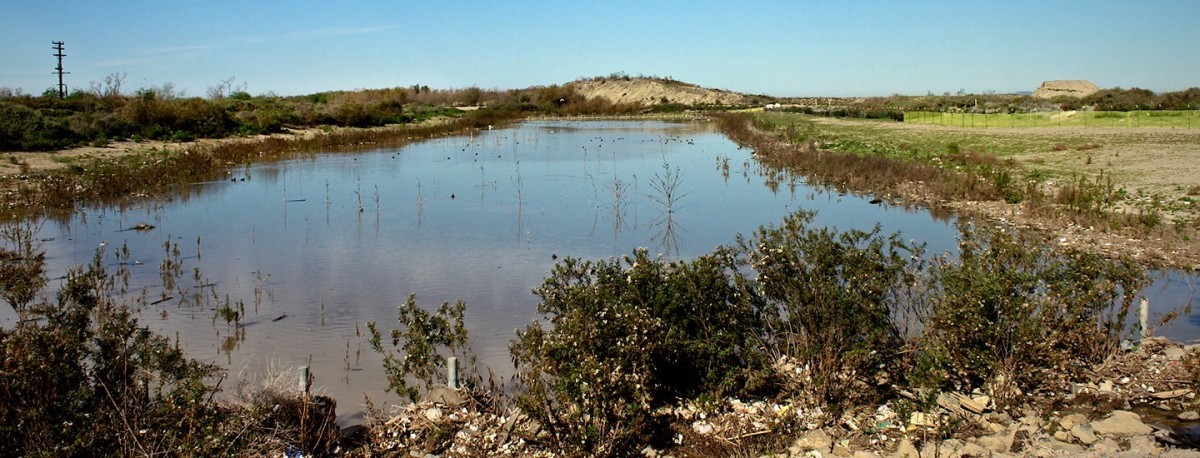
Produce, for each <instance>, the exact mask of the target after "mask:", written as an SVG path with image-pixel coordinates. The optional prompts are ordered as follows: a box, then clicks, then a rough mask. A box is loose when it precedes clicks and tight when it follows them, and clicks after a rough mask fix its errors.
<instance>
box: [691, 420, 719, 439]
mask: <svg viewBox="0 0 1200 458" xmlns="http://www.w3.org/2000/svg"><path fill="white" fill-rule="evenodd" d="M715 429H716V428H714V427H713V425H712V423H709V422H707V421H697V422H695V423H692V430H693V431H695V432H696V433H697V434H699V435H701V436H707V435H709V434H712V433H713V431H714V430H715Z"/></svg>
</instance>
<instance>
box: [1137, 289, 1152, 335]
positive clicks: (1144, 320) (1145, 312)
mask: <svg viewBox="0 0 1200 458" xmlns="http://www.w3.org/2000/svg"><path fill="white" fill-rule="evenodd" d="M1138 324H1140V325H1141V326H1142V329H1141V337H1142V340H1145V339H1146V338H1147V337H1150V301H1149V300H1147V299H1146V298H1144V297H1143V298H1142V307H1141V309H1140V310H1138Z"/></svg>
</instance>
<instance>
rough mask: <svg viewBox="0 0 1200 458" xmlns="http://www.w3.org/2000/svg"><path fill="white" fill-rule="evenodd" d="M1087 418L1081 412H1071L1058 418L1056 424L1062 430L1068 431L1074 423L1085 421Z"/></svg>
mask: <svg viewBox="0 0 1200 458" xmlns="http://www.w3.org/2000/svg"><path fill="white" fill-rule="evenodd" d="M1087 421H1088V418H1087V417H1086V416H1084V415H1083V414H1081V413H1073V414H1070V415H1067V416H1065V417H1062V418H1059V419H1058V426H1059V427H1060V428H1062V429H1063V430H1064V431H1070V430H1071V428H1074V427H1075V425H1078V424H1080V423H1087Z"/></svg>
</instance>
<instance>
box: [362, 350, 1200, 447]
mask: <svg viewBox="0 0 1200 458" xmlns="http://www.w3.org/2000/svg"><path fill="white" fill-rule="evenodd" d="M1179 350H1184V353H1183V354H1180V352H1179ZM1195 350H1200V347H1197V348H1196V349H1185V348H1183V347H1181V346H1179V345H1178V344H1175V343H1171V342H1169V341H1166V340H1162V339H1153V338H1151V339H1146V340H1144V341H1142V342H1140V343H1138V344H1137V345H1136V347H1135V348H1134V349H1133V350H1131V351H1129V352H1127V353H1124V354H1122V355H1120V356H1119V357H1118V358H1117V359H1116V360H1114V361H1109V362H1107V363H1105V364H1104V365H1101V366H1097V367H1096V368H1095V369H1094V373H1093V374H1092V375H1091V376H1089V377H1088V378H1087V379H1088V380H1089V381H1076V382H1072V383H1065V384H1063V385H1062V390H1061V392H1056V393H1034V394H1026V395H1025V397H1026V398H1029V401H1028V403H1027V404H1025V405H1024V406H1021V407H1019V408H1016V409H1007V410H1006V411H998V410H996V408H997V407H996V405H995V404H994V402H993V398H992V397H990V396H989V395H988V393H986V392H983V391H980V390H975V391H972V392H970V393H969V394H968V393H963V392H944V393H937V395H936V396H933V395H932V394H930V393H921V394H913V393H910V392H904V391H901V392H899V393H900V395H901V402H899V403H897V402H895V401H893V402H891V403H886V404H883V405H879V406H876V407H874V408H871V407H869V406H862V407H857V408H853V409H850V410H848V411H845V412H843V413H841V414H840V416H835V415H833V414H831V413H829V412H826V411H824V410H822V409H821V408H818V407H808V405H807V404H805V403H801V402H799V401H796V400H788V399H783V400H777V401H774V402H768V401H765V400H754V401H748V400H741V399H726V400H724V401H721V402H717V403H706V404H703V405H702V404H697V403H695V402H684V403H681V404H680V405H677V406H673V407H664V408H660V409H658V410H657V411H655V412H654V415H655V416H656V417H658V418H660V419H663V420H666V421H667V422H668V423H670V424H671V425H673V426H672V431H673V432H672V434H673V435H674V438H673V440H671V441H670V443H669V444H665V445H664V444H656V445H655V446H643V448H641V449H640V452H639V453H638V454H640V455H641V456H644V457H652V458H666V457H671V456H708V455H711V454H713V453H718V452H717V451H718V450H725V451H726V452H724V453H718V454H729V455H745V452H746V451H748V450H762V447H763V446H764V445H763V444H777V445H774V446H773V447H777V451H776V452H774V453H766V454H764V455H762V456H764V457H771V458H798V457H828V456H837V457H863V458H866V457H905V456H912V457H918V456H920V457H924V456H939V457H965V456H1038V457H1043V456H1076V455H1083V456H1130V457H1132V456H1200V452H1197V453H1193V454H1189V453H1191V452H1190V451H1186V450H1183V449H1181V448H1198V447H1200V437H1189V436H1188V435H1187V434H1186V431H1184V429H1186V428H1176V427H1173V426H1170V425H1166V426H1162V425H1159V422H1160V421H1168V422H1170V421H1174V422H1182V423H1181V424H1190V425H1192V426H1195V425H1196V424H1195V422H1196V421H1198V420H1200V413H1197V412H1198V411H1200V406H1197V401H1196V399H1195V392H1194V390H1193V386H1192V385H1191V383H1190V382H1186V381H1188V380H1191V379H1190V374H1188V373H1187V372H1186V370H1185V367H1184V361H1186V360H1187V359H1188V358H1190V357H1191V356H1189V355H1191V354H1193V352H1194V351H1195ZM776 368H777V370H779V371H781V372H784V373H787V374H791V376H793V377H795V378H796V379H802V378H803V377H804V376H806V375H807V372H806V371H805V369H804V368H803V367H799V366H798V365H796V364H794V363H793V362H790V361H788V360H786V359H783V360H781V361H779V362H778V363H777V364H776ZM1185 382H1186V383H1185ZM905 398H906V399H907V400H905ZM919 399H925V400H936V402H933V403H932V405H929V406H928V409H926V410H924V411H920V410H916V411H914V410H908V409H909V408H911V407H912V406H917V405H921V404H920V403H919V402H918V401H917V400H919ZM1055 400H1057V401H1055ZM485 405H488V404H487V403H486V402H480V401H478V400H476V399H475V396H473V395H471V394H470V393H468V392H467V391H466V390H450V389H435V390H434V391H433V392H431V393H430V395H429V396H427V400H425V401H423V402H420V403H414V404H409V405H406V406H403V407H400V408H397V409H396V410H395V412H394V413H393V415H392V416H390V417H389V418H388V419H387V420H386V421H379V422H377V423H376V424H375V425H373V426H372V427H371V429H370V430H371V436H372V438H371V444H370V446H369V449H370V453H371V454H373V455H386V456H421V457H429V456H433V457H444V456H560V455H561V453H562V452H561V450H560V449H559V448H556V447H555V446H554V444H553V443H551V442H553V440H552V439H551V436H550V434H549V433H547V432H545V431H543V430H541V428H540V426H539V425H538V423H537V422H536V421H534V420H532V419H531V418H529V416H527V415H525V414H524V413H523V412H521V411H520V410H519V409H516V408H509V410H507V411H505V412H504V413H503V414H502V415H497V414H495V413H489V411H488V409H487V408H485V407H484V406H485ZM902 405H907V406H908V407H905V408H904V409H903V410H902V411H901V412H897V410H895V409H898V408H900V407H901V406H902ZM1051 406H1059V408H1062V406H1067V408H1068V409H1070V410H1067V411H1055V410H1050V409H1051V408H1052V407H1051ZM1149 406H1155V407H1157V408H1159V409H1165V410H1161V412H1164V413H1162V414H1161V415H1159V416H1153V417H1152V418H1150V419H1147V418H1146V417H1145V415H1146V414H1145V413H1142V414H1139V412H1145V410H1139V409H1154V407H1149ZM1156 411H1157V410H1156ZM1160 416H1161V418H1162V419H1165V420H1160V419H1159V417H1160ZM1188 422H1191V423H1188ZM1152 425H1153V426H1152ZM945 428H951V429H949V430H946V429H945ZM945 431H950V432H949V433H946V432H945ZM947 434H950V436H949V437H950V438H949V439H944V440H940V441H939V440H935V439H933V438H939V437H940V438H945V437H947ZM1176 447H1180V448H1176Z"/></svg>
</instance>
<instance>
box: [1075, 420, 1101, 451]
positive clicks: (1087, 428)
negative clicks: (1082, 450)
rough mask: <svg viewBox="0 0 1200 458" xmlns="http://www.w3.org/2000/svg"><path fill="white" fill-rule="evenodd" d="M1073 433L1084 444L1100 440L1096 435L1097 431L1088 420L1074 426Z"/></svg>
mask: <svg viewBox="0 0 1200 458" xmlns="http://www.w3.org/2000/svg"><path fill="white" fill-rule="evenodd" d="M1071 435H1072V436H1074V437H1075V438H1076V439H1079V443H1081V444H1083V445H1092V444H1095V443H1096V442H1097V441H1099V440H1100V438H1099V437H1096V431H1095V430H1094V429H1092V425H1091V424H1090V423H1086V422H1084V423H1078V424H1076V425H1075V426H1072V427H1071Z"/></svg>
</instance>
